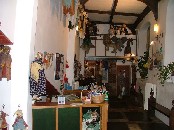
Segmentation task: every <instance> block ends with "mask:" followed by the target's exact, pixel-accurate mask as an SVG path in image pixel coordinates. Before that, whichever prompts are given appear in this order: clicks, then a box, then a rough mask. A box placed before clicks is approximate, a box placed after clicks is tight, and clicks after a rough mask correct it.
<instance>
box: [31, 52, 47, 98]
mask: <svg viewBox="0 0 174 130" xmlns="http://www.w3.org/2000/svg"><path fill="white" fill-rule="evenodd" d="M44 71H45V70H44V67H43V62H42V54H41V53H37V56H36V57H35V59H34V61H32V62H31V66H30V77H29V81H30V95H32V97H36V99H38V100H39V98H37V97H40V96H43V95H46V77H45V72H44ZM34 95H35V96H34Z"/></svg>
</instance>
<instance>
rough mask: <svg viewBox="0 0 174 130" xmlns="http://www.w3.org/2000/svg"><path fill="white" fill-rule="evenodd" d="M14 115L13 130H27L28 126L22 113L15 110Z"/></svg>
mask: <svg viewBox="0 0 174 130" xmlns="http://www.w3.org/2000/svg"><path fill="white" fill-rule="evenodd" d="M14 115H16V119H15V122H14V124H13V125H12V126H13V128H14V130H27V129H28V125H27V124H26V122H25V121H24V119H23V113H22V110H17V111H16V112H15V113H14Z"/></svg>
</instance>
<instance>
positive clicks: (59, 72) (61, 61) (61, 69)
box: [55, 53, 64, 80]
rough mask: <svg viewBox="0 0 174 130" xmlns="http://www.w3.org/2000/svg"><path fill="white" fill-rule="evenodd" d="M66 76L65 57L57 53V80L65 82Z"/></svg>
mask: <svg viewBox="0 0 174 130" xmlns="http://www.w3.org/2000/svg"><path fill="white" fill-rule="evenodd" d="M63 75H64V55H63V54H59V53H56V68H55V80H63Z"/></svg>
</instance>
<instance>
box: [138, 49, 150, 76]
mask: <svg viewBox="0 0 174 130" xmlns="http://www.w3.org/2000/svg"><path fill="white" fill-rule="evenodd" d="M148 61H149V51H146V52H144V56H141V57H140V59H138V71H139V73H140V76H141V78H142V79H145V78H147V76H148V68H149V62H148Z"/></svg>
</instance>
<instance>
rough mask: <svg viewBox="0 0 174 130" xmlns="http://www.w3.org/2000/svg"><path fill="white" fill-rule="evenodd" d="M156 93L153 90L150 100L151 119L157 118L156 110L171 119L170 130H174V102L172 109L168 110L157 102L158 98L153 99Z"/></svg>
mask: <svg viewBox="0 0 174 130" xmlns="http://www.w3.org/2000/svg"><path fill="white" fill-rule="evenodd" d="M153 95H154V93H153V91H152V90H151V92H150V98H149V99H148V115H149V116H150V117H152V116H155V110H156V111H159V112H160V113H162V114H164V115H165V116H167V117H169V127H170V130H174V100H173V101H172V105H173V107H172V109H171V110H170V109H168V108H166V107H164V106H163V105H161V104H159V103H157V102H156V98H154V97H153Z"/></svg>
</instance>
